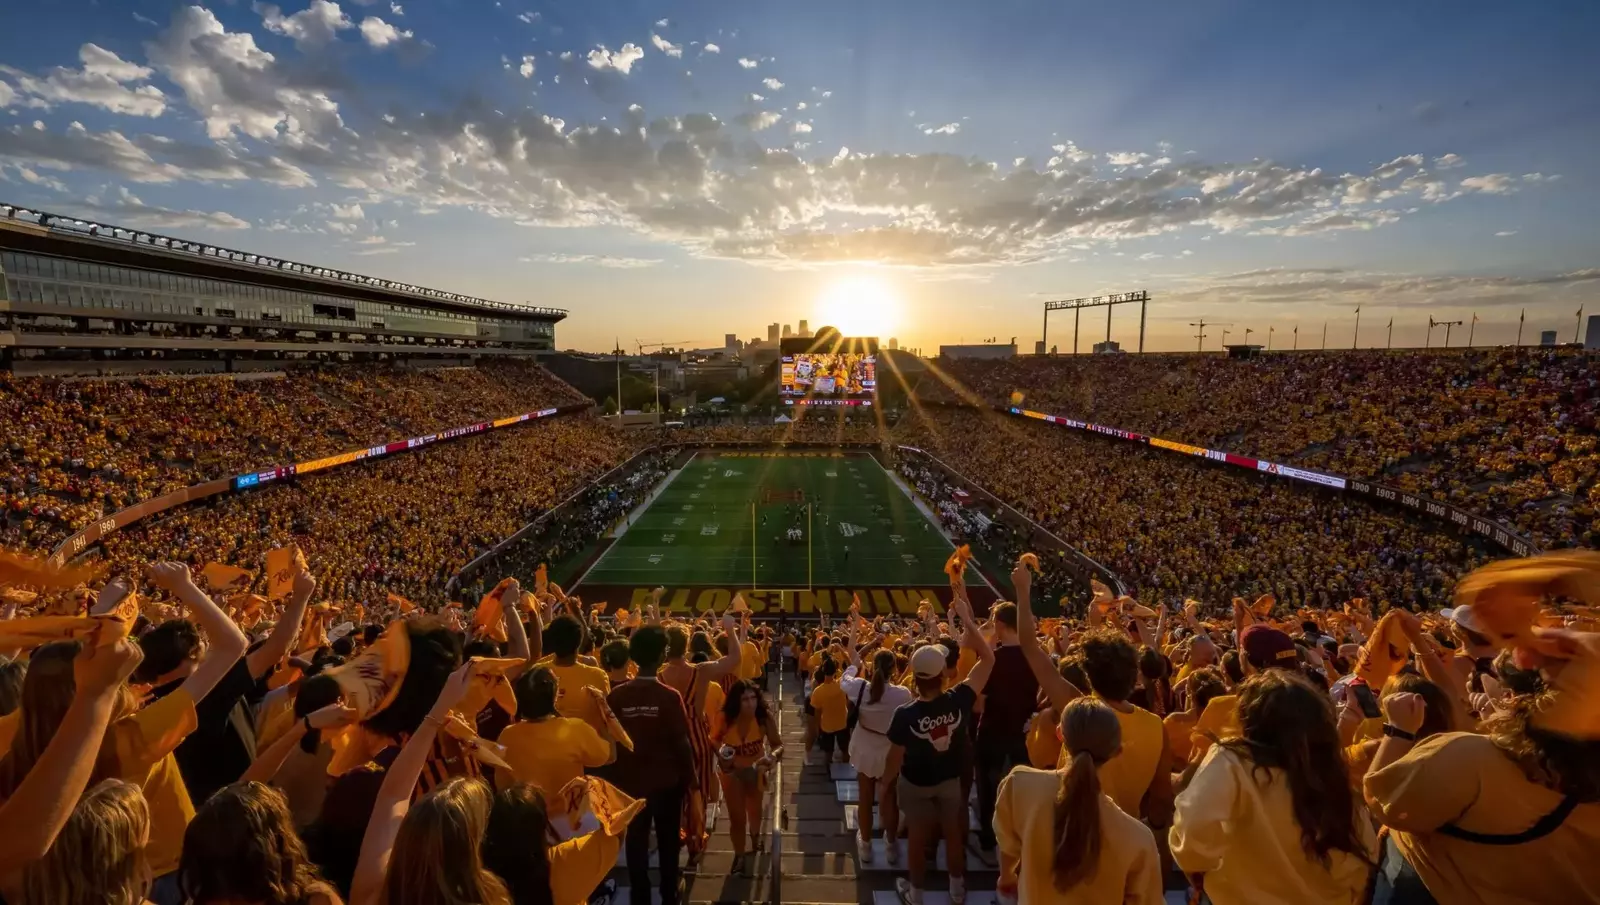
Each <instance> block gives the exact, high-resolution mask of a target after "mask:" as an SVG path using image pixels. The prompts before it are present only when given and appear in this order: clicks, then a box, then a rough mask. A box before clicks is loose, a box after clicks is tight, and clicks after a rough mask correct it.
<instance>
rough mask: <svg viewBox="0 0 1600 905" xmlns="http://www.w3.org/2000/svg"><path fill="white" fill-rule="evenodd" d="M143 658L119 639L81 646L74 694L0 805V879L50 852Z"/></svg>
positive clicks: (131, 644)
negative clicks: (1, 838)
mask: <svg viewBox="0 0 1600 905" xmlns="http://www.w3.org/2000/svg"><path fill="white" fill-rule="evenodd" d="M143 657H144V655H143V653H142V652H141V651H140V650H139V645H137V644H135V643H134V642H133V641H132V640H129V639H123V640H121V641H118V642H117V643H116V644H111V645H107V646H105V647H98V648H96V647H85V648H84V649H83V650H82V651H81V652H79V654H78V657H77V659H76V660H75V661H73V664H72V674H73V681H74V682H75V683H76V686H77V690H76V692H75V693H74V694H73V697H72V703H71V704H69V705H67V712H66V715H65V716H63V717H62V718H61V723H60V725H59V726H57V727H56V732H55V735H53V736H51V737H50V743H49V744H47V745H45V748H44V752H43V753H42V754H40V755H39V759H38V760H37V761H35V762H34V765H33V768H32V769H31V770H29V771H28V775H27V776H24V777H23V778H22V783H21V784H20V785H18V786H17V790H16V791H15V792H13V793H12V794H11V797H10V798H8V799H6V801H5V803H4V804H0V826H3V827H6V841H5V844H4V845H0V876H7V875H10V874H12V873H13V872H15V871H18V870H21V869H22V868H23V867H24V866H25V865H27V864H28V863H30V862H32V861H37V860H39V859H40V858H43V857H44V856H45V853H46V852H48V851H50V846H51V845H52V844H54V843H55V841H56V836H57V835H59V834H60V833H61V828H62V827H64V826H66V824H67V818H69V817H71V816H72V809H73V808H75V807H76V806H77V804H78V798H79V797H81V796H82V795H83V790H84V787H86V786H87V785H88V784H89V777H90V776H91V775H92V774H93V773H94V765H95V760H96V756H97V755H98V754H99V751H100V744H101V742H102V741H103V740H104V739H105V735H106V727H107V726H108V725H109V724H110V722H111V715H112V712H113V711H114V710H115V709H116V703H117V698H118V693H119V692H120V691H121V688H122V683H123V681H125V680H126V679H127V678H128V676H129V675H131V674H132V673H133V670H134V668H135V667H137V666H138V665H139V661H140V660H142V659H143Z"/></svg>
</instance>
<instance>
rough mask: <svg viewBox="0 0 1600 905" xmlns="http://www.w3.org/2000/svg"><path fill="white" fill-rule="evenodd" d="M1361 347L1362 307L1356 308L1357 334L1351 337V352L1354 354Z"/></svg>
mask: <svg viewBox="0 0 1600 905" xmlns="http://www.w3.org/2000/svg"><path fill="white" fill-rule="evenodd" d="M1360 345H1361V306H1360V305H1357V306H1356V332H1355V334H1354V335H1353V336H1351V337H1350V351H1352V352H1354V351H1355V350H1356V349H1357V348H1358V347H1359V346H1360Z"/></svg>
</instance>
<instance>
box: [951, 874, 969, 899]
mask: <svg viewBox="0 0 1600 905" xmlns="http://www.w3.org/2000/svg"><path fill="white" fill-rule="evenodd" d="M950 905H967V878H965V877H962V878H960V879H957V878H955V877H951V878H950Z"/></svg>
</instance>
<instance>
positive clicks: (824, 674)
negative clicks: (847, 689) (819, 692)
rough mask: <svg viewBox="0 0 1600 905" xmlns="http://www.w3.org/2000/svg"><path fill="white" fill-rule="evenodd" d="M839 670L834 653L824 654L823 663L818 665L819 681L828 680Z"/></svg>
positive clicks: (817, 676) (817, 677)
mask: <svg viewBox="0 0 1600 905" xmlns="http://www.w3.org/2000/svg"><path fill="white" fill-rule="evenodd" d="M838 672H839V663H838V661H836V660H834V659H833V654H823V655H822V665H820V666H818V667H817V675H816V681H817V682H826V681H828V680H829V679H831V678H833V677H834V675H835V674H836V673H838Z"/></svg>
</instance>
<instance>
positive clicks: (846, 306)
mask: <svg viewBox="0 0 1600 905" xmlns="http://www.w3.org/2000/svg"><path fill="white" fill-rule="evenodd" d="M816 308H817V319H816V320H815V321H813V323H817V324H826V325H828V326H832V327H837V328H839V332H840V333H842V334H844V335H845V336H877V337H883V336H887V335H889V334H890V333H893V332H894V330H895V328H896V326H897V325H898V324H899V323H900V296H899V295H898V294H897V293H896V292H895V290H894V287H892V286H890V285H889V284H888V283H887V282H886V281H884V280H882V279H880V278H878V277H875V276H867V275H857V276H848V277H842V278H840V279H838V280H835V281H834V282H833V283H832V284H831V285H829V286H828V287H827V288H825V289H824V290H823V291H822V293H821V294H820V295H818V296H817V303H816Z"/></svg>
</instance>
